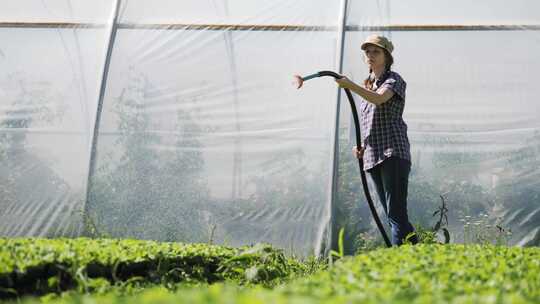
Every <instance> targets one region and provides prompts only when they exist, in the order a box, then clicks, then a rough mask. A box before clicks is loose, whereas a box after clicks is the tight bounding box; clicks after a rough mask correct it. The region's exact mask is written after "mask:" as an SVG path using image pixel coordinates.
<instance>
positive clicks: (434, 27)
mask: <svg viewBox="0 0 540 304" xmlns="http://www.w3.org/2000/svg"><path fill="white" fill-rule="evenodd" d="M107 26H108V25H107V24H105V23H77V22H2V21H0V28H105V27H107ZM116 28H118V29H146V30H152V29H153V30H193V31H196V30H201V31H202V30H204V31H224V30H227V31H299V32H302V31H339V30H340V29H341V27H340V26H324V25H299V24H297V25H295V24H192V23H117V24H116ZM344 28H345V30H346V31H347V32H382V31H405V32H409V31H538V30H540V24H521V25H520V24H478V25H460V24H393V25H366V26H362V25H346V26H345V27H344Z"/></svg>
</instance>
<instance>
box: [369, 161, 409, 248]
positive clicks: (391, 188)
mask: <svg viewBox="0 0 540 304" xmlns="http://www.w3.org/2000/svg"><path fill="white" fill-rule="evenodd" d="M410 171H411V163H410V162H409V161H408V160H405V159H401V158H397V157H390V158H387V159H385V160H384V161H383V162H382V163H380V164H378V165H376V166H375V167H373V168H371V169H369V170H367V173H368V175H369V177H370V178H371V180H372V181H373V183H374V184H375V188H376V189H377V194H378V196H379V200H380V201H381V203H382V205H383V208H384V212H385V213H386V217H387V219H388V223H389V224H390V227H391V229H392V245H398V246H399V245H401V244H403V240H404V239H405V238H406V237H407V235H408V234H409V233H411V232H414V227H413V226H412V225H411V223H410V222H409V216H408V215H407V187H408V184H409V172H410ZM409 241H410V242H411V243H413V244H416V243H417V242H418V238H417V237H416V235H415V236H413V237H411V238H410V239H409Z"/></svg>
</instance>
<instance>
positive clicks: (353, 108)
mask: <svg viewBox="0 0 540 304" xmlns="http://www.w3.org/2000/svg"><path fill="white" fill-rule="evenodd" d="M310 76H311V77H310ZM310 76H307V77H305V78H303V80H308V79H311V78H314V77H323V76H330V77H334V78H335V79H339V78H342V76H341V75H339V74H338V73H336V72H332V71H320V72H317V73H316V74H314V75H310ZM344 90H345V94H347V99H348V100H349V104H350V106H351V112H352V115H353V119H354V129H355V133H356V146H357V147H360V146H361V139H360V138H361V137H360V122H359V120H358V112H357V111H356V105H355V104H354V99H353V96H352V94H351V91H350V90H349V89H344ZM358 166H359V168H360V178H361V179H362V187H363V188H364V195H365V196H366V200H367V202H368V205H369V209H370V210H371V215H373V219H374V220H375V223H376V224H377V227H378V228H379V231H380V232H381V235H382V237H383V239H384V242H385V243H386V246H388V247H392V243H391V242H390V239H388V236H387V235H386V232H385V231H384V227H383V225H382V223H381V220H380V219H379V216H378V215H377V210H376V209H375V206H374V204H373V200H372V199H371V195H370V193H369V188H368V184H367V179H366V173H365V172H364V169H363V168H364V160H363V159H362V158H358Z"/></svg>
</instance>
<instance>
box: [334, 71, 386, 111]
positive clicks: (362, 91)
mask: <svg viewBox="0 0 540 304" xmlns="http://www.w3.org/2000/svg"><path fill="white" fill-rule="evenodd" d="M336 82H337V83H338V84H339V86H340V87H342V88H344V89H349V90H351V91H353V92H355V93H356V94H358V95H360V96H362V97H363V98H364V99H365V100H366V101H367V102H369V103H372V104H374V105H376V106H380V105H382V104H383V103H385V102H387V101H388V100H390V98H392V96H394V91H392V90H389V89H387V88H383V89H382V90H381V91H380V93H377V92H374V91H371V90H368V89H366V88H364V87H361V86H359V85H357V84H356V83H354V82H352V81H351V80H349V78H347V77H343V78H341V79H336Z"/></svg>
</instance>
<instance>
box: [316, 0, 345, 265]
mask: <svg viewBox="0 0 540 304" xmlns="http://www.w3.org/2000/svg"><path fill="white" fill-rule="evenodd" d="M347 5H348V0H342V1H341V13H340V16H339V27H338V39H337V50H338V51H337V54H336V67H337V69H336V70H337V72H338V73H339V74H341V73H342V72H343V52H344V47H345V32H346V26H347ZM340 100H341V89H340V88H339V87H338V88H337V95H336V106H335V108H334V109H335V110H334V113H333V115H334V138H333V141H332V165H331V168H330V176H331V179H330V193H329V194H328V199H327V207H328V222H327V224H326V226H327V227H326V229H327V230H326V233H327V240H328V244H327V246H326V248H321V245H322V244H321V243H322V237H323V235H321V239H320V242H319V244H318V245H317V246H318V248H316V250H315V254H320V253H323V254H324V255H325V256H326V255H328V253H329V251H330V249H331V247H332V244H333V243H334V241H335V240H334V238H333V236H334V235H335V234H336V233H335V231H334V229H333V228H334V214H335V204H336V198H337V193H336V192H337V186H338V166H339V160H338V157H339V108H340V104H341V103H340Z"/></svg>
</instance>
